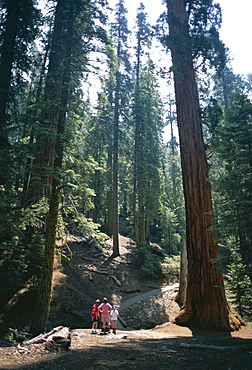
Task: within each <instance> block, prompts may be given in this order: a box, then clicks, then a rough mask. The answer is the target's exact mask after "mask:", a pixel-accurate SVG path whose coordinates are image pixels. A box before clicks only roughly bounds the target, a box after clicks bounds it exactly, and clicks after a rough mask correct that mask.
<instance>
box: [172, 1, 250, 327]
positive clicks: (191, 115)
mask: <svg viewBox="0 0 252 370" xmlns="http://www.w3.org/2000/svg"><path fill="white" fill-rule="evenodd" d="M166 4H167V9H168V17H167V19H168V25H169V36H168V38H167V41H168V46H169V48H170V50H171V55H172V63H173V67H172V68H173V74H174V86H175V96H176V109H177V121H178V130H179V139H180V150H181V165H182V178H183V187H184V196H185V209H186V237H187V255H188V278H187V279H188V280H187V291H186V299H185V304H184V306H183V307H182V308H181V311H180V313H179V314H178V316H177V317H176V323H177V324H182V325H185V324H186V325H188V324H195V325H197V326H200V327H202V328H208V329H212V328H218V329H223V330H238V329H239V328H240V326H241V325H242V324H243V320H242V319H241V318H240V317H239V315H238V314H237V313H236V312H235V311H234V310H233V309H232V308H231V307H230V306H229V304H228V302H227V300H226V296H225V290H224V281H223V276H222V273H221V269H220V266H219V263H218V255H219V250H218V244H217V241H216V233H215V230H214V216H213V209H212V200H211V189H210V184H209V181H208V165H207V159H206V154H205V147H204V142H203V135H202V127H201V117H200V106H199V98H198V92H197V84H196V79H195V70H194V65H193V47H195V49H194V51H195V50H196V47H197V48H198V50H199V49H200V47H199V44H200V42H201V41H202V40H203V39H204V37H202V38H201V40H200V39H199V38H198V44H194V45H193V37H192V33H190V25H193V26H194V27H195V28H197V26H198V30H199V29H201V30H202V29H203V27H201V26H206V25H207V24H208V16H210V15H211V14H212V13H211V10H213V7H212V1H210V0H201V1H199V0H194V1H192V0H190V1H184V0H166ZM193 11H194V12H195V14H196V13H197V14H196V15H197V16H194V18H192V17H190V16H191V14H192V13H193ZM212 20H213V19H212ZM199 21H200V22H201V26H199V23H197V22H199ZM205 35H206V32H205ZM209 36H210V38H211V37H212V41H213V43H212V45H213V44H214V41H217V40H218V33H217V31H216V29H215V27H214V24H213V23H212V24H211V27H210V30H209ZM208 46H209V42H208ZM212 50H213V49H212ZM210 54H211V53H210ZM213 54H214V53H212V55H213ZM206 56H207V48H206V49H205V52H204V53H202V54H201V57H202V58H203V59H204V58H205V57H206ZM213 61H216V60H214V59H213Z"/></svg>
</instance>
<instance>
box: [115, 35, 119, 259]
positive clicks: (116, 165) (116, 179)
mask: <svg viewBox="0 0 252 370" xmlns="http://www.w3.org/2000/svg"><path fill="white" fill-rule="evenodd" d="M119 37H120V35H119ZM117 57H118V59H120V41H119V43H118V47H117ZM119 91H120V72H119V70H118V71H117V72H116V90H115V116H114V147H113V256H114V257H116V256H119V254H120V252H119V215H118V212H119V210H118V133H119Z"/></svg>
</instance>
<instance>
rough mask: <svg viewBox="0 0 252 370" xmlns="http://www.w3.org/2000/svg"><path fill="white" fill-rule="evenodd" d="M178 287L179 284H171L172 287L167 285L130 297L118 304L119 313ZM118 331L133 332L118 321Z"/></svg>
mask: <svg viewBox="0 0 252 370" xmlns="http://www.w3.org/2000/svg"><path fill="white" fill-rule="evenodd" d="M178 287H179V283H175V284H172V285H167V286H165V287H162V288H158V289H152V290H150V291H149V292H145V293H142V294H138V295H136V296H135V297H131V298H130V299H128V300H126V301H123V302H122V303H121V304H120V307H119V312H120V313H122V312H123V311H124V310H126V309H127V308H129V307H130V306H133V305H134V304H135V303H138V302H140V301H145V300H147V299H149V298H150V297H154V296H156V295H158V294H160V293H166V292H169V291H173V290H174V289H177V288H178ZM118 329H121V330H133V329H132V328H131V327H128V328H124V327H123V325H122V324H121V323H120V321H118Z"/></svg>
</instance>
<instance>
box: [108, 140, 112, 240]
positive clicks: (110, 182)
mask: <svg viewBox="0 0 252 370" xmlns="http://www.w3.org/2000/svg"><path fill="white" fill-rule="evenodd" d="M110 139H111V138H110V137H109V140H108V141H109V142H108V161H107V163H108V173H107V181H108V191H107V204H108V213H107V234H108V235H109V236H112V235H113V189H112V184H113V170H112V168H113V154H112V145H111V143H110V142H111V140H112V139H111V140H110Z"/></svg>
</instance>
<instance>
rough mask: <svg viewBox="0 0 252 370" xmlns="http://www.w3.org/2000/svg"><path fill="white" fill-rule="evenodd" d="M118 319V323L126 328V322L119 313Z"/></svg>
mask: <svg viewBox="0 0 252 370" xmlns="http://www.w3.org/2000/svg"><path fill="white" fill-rule="evenodd" d="M118 320H119V321H120V323H121V324H122V326H123V327H124V328H127V326H128V325H127V324H126V322H125V321H124V320H123V318H122V317H121V316H120V315H119V316H118Z"/></svg>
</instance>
